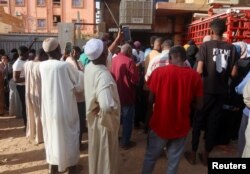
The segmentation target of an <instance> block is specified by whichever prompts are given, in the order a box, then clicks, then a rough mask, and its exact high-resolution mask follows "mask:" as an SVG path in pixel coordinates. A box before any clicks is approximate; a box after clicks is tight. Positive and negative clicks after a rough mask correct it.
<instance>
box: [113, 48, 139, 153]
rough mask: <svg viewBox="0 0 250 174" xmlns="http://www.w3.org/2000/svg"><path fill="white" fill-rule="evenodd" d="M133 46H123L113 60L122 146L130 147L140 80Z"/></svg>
mask: <svg viewBox="0 0 250 174" xmlns="http://www.w3.org/2000/svg"><path fill="white" fill-rule="evenodd" d="M131 57H132V48H131V47H130V45H129V44H124V45H123V46H122V47H121V52H120V53H118V55H117V56H116V57H114V59H113V60H112V69H111V73H112V75H113V76H114V79H115V81H116V84H117V89H118V93H119V98H120V102H121V122H122V125H123V131H122V140H121V147H122V148H124V149H128V148H130V147H131V146H133V144H132V143H131V141H130V138H131V135H132V130H133V121H134V115H135V87H136V85H137V83H138V81H139V74H138V70H137V68H136V64H135V62H134V61H133V59H132V58H131Z"/></svg>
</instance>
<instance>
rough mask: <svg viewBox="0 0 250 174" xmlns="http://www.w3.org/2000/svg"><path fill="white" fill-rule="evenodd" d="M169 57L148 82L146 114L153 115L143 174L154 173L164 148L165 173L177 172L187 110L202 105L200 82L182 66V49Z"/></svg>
mask: <svg viewBox="0 0 250 174" xmlns="http://www.w3.org/2000/svg"><path fill="white" fill-rule="evenodd" d="M169 55H170V63H171V64H169V65H168V66H164V67H159V68H157V69H156V70H154V71H153V73H152V75H151V76H150V78H149V80H148V82H147V85H148V87H149V89H150V95H149V103H150V108H149V109H150V113H149V114H150V115H152V116H151V118H150V122H149V127H150V129H151V130H150V132H149V141H148V146H147V151H146V154H145V158H144V164H143V169H142V174H151V173H152V172H153V169H154V165H155V162H156V160H157V158H158V157H159V155H160V154H161V153H162V150H163V148H164V147H166V148H167V152H166V153H167V155H168V169H167V173H168V174H175V173H177V169H178V164H179V161H180V157H181V154H182V152H183V149H184V146H185V141H186V137H187V135H188V132H189V129H190V119H189V115H190V107H191V106H193V107H194V108H195V109H199V108H201V105H202V95H203V85H202V80H201V77H200V76H199V74H198V73H197V72H195V71H194V70H192V69H191V68H190V67H187V66H186V64H185V63H184V62H185V60H186V51H185V49H184V48H183V47H181V46H174V47H172V48H171V49H170V52H169ZM153 104H154V109H153Z"/></svg>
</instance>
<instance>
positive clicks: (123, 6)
mask: <svg viewBox="0 0 250 174" xmlns="http://www.w3.org/2000/svg"><path fill="white" fill-rule="evenodd" d="M152 22H153V0H150V1H149V0H144V1H143V0H122V1H121V3H120V24H143V25H145V24H146V25H151V24H152Z"/></svg>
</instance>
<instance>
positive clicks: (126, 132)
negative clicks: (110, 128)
mask: <svg viewBox="0 0 250 174" xmlns="http://www.w3.org/2000/svg"><path fill="white" fill-rule="evenodd" d="M134 116H135V106H134V105H131V106H122V107H121V119H122V120H121V123H122V127H123V129H122V145H128V144H129V142H130V138H131V135H132V130H133V125H134Z"/></svg>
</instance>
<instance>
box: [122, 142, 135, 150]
mask: <svg viewBox="0 0 250 174" xmlns="http://www.w3.org/2000/svg"><path fill="white" fill-rule="evenodd" d="M135 146H136V142H133V141H130V142H129V143H128V144H121V145H120V147H121V148H122V149H123V150H128V149H131V148H132V147H135Z"/></svg>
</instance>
